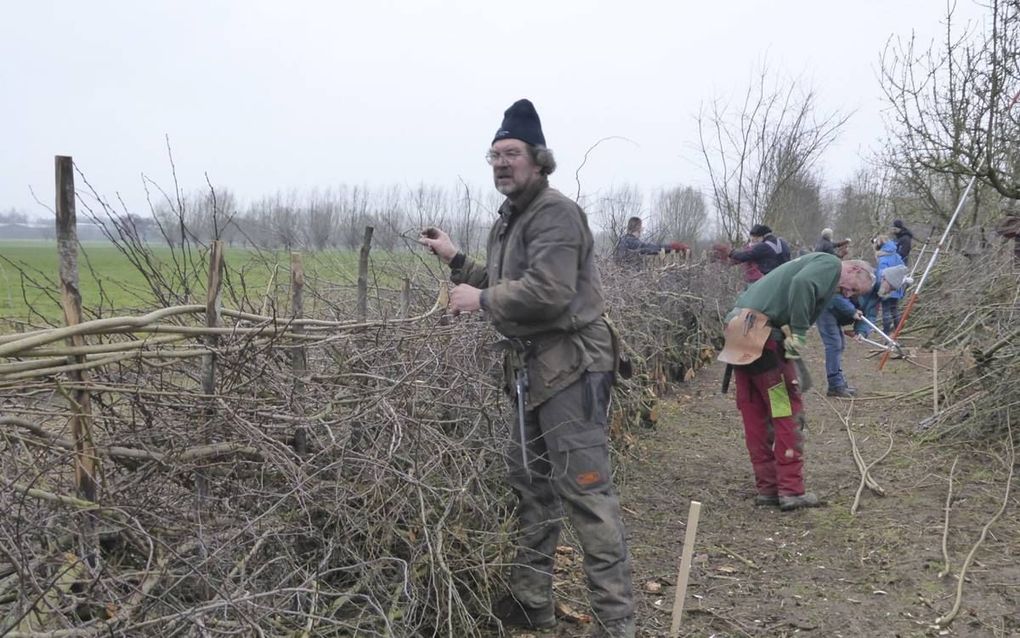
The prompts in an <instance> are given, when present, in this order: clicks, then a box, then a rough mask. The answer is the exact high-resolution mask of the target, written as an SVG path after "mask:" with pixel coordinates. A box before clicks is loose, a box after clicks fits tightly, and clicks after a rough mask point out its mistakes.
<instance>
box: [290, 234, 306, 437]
mask: <svg viewBox="0 0 1020 638" xmlns="http://www.w3.org/2000/svg"><path fill="white" fill-rule="evenodd" d="M304 290H305V267H304V263H303V262H302V260H301V253H291V254H290V294H291V301H290V310H291V315H292V316H293V317H294V319H302V318H304V315H305V299H304ZM291 331H292V332H294V333H297V334H301V333H303V332H304V331H305V328H304V326H302V325H300V324H299V325H295V326H294V327H293V328H291ZM290 356H291V359H290V367H291V373H292V374H293V375H294V383H293V385H292V386H291V395H290V408H291V412H293V413H294V415H295V416H297V417H299V418H301V419H303V418H304V416H305V415H304V404H303V403H302V401H301V393H302V391H303V390H304V378H305V371H306V370H307V368H308V363H307V360H306V359H305V347H304V346H302V345H297V346H294V347H293V348H292V349H291V351H290ZM294 451H295V452H297V453H298V454H301V455H303V454H305V453H307V452H308V433H307V432H306V431H305V427H304V426H303V425H299V426H298V427H297V428H296V429H295V430H294Z"/></svg>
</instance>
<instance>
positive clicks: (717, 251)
mask: <svg viewBox="0 0 1020 638" xmlns="http://www.w3.org/2000/svg"><path fill="white" fill-rule="evenodd" d="M732 250H733V249H732V248H730V247H729V246H727V245H726V244H714V245H713V246H712V256H713V257H715V258H716V259H717V260H719V261H726V260H727V259H729V256H730V251H732Z"/></svg>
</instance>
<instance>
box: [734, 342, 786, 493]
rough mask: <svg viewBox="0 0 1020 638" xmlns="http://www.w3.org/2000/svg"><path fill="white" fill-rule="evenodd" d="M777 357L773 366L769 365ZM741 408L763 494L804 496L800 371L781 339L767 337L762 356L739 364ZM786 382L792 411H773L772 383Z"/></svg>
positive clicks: (756, 479)
mask: <svg viewBox="0 0 1020 638" xmlns="http://www.w3.org/2000/svg"><path fill="white" fill-rule="evenodd" d="M770 362H772V363H773V364H774V365H769V363H770ZM733 377H734V379H735V380H736V384H737V409H738V410H740V415H741V417H743V420H744V441H745V442H746V443H747V451H748V452H749V453H750V455H751V467H752V468H754V482H755V487H756V488H757V490H758V493H759V494H768V495H772V494H780V495H783V496H799V495H801V494H803V493H804V460H803V454H804V434H803V431H802V417H801V410H802V404H801V398H800V390H799V387H798V386H797V384H795V383H794V382H793V381H794V380H795V379H796V378H797V371H796V368H794V365H793V362H792V361H787V360H786V358H785V357H784V356H783V346H782V345H781V343H780V342H778V341H776V340H774V339H769V340H768V341H766V342H765V353H764V354H763V355H762V360H760V361H756V362H755V363H753V364H751V365H749V366H734V368H733ZM780 384H782V385H784V386H785V389H786V394H787V396H788V397H789V405H790V412H791V414H790V415H789V416H778V417H777V416H774V415H773V409H772V408H773V406H772V404H771V402H770V399H769V388H777V386H779V385H780Z"/></svg>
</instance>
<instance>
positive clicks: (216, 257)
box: [195, 239, 223, 510]
mask: <svg viewBox="0 0 1020 638" xmlns="http://www.w3.org/2000/svg"><path fill="white" fill-rule="evenodd" d="M222 285H223V242H222V241H220V240H218V239H217V240H215V241H213V243H212V247H211V250H210V251H209V277H208V279H207V283H206V289H205V326H206V327H207V328H217V327H219V325H220V292H221V290H222ZM205 345H206V347H208V348H209V351H208V352H207V353H205V354H204V355H202V377H201V378H202V394H203V395H205V410H204V416H205V423H204V427H203V430H204V431H203V432H202V434H201V436H202V442H203V443H209V442H210V441H211V437H210V436H209V434H210V433H209V430H210V428H211V426H212V420H213V418H214V417H215V416H216V399H215V398H214V397H213V395H214V394H216V347H217V346H218V345H219V337H218V336H216V335H215V334H209V335H206V337H205ZM195 485H196V487H197V488H198V505H199V509H200V510H201V508H202V506H203V505H204V503H205V499H206V496H207V495H208V494H209V485H208V480H207V479H206V476H205V474H204V473H203V472H202V471H201V470H199V471H198V472H197V474H196V477H195Z"/></svg>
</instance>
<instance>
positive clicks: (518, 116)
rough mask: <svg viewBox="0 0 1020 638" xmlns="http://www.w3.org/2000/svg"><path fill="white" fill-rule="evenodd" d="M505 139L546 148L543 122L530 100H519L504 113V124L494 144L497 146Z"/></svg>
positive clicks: (493, 139)
mask: <svg viewBox="0 0 1020 638" xmlns="http://www.w3.org/2000/svg"><path fill="white" fill-rule="evenodd" d="M505 139H515V140H521V141H522V142H526V143H528V144H531V145H532V146H545V136H544V135H542V122H541V120H539V119H538V113H537V112H536V111H535V105H534V104H532V103H531V101H530V100H517V101H516V102H514V103H513V104H511V105H510V108H508V109H507V110H506V111H504V112H503V123H502V124H500V126H499V130H498V131H496V137H494V138H492V142H493V144H495V143H496V142H498V141H499V140H505Z"/></svg>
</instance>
